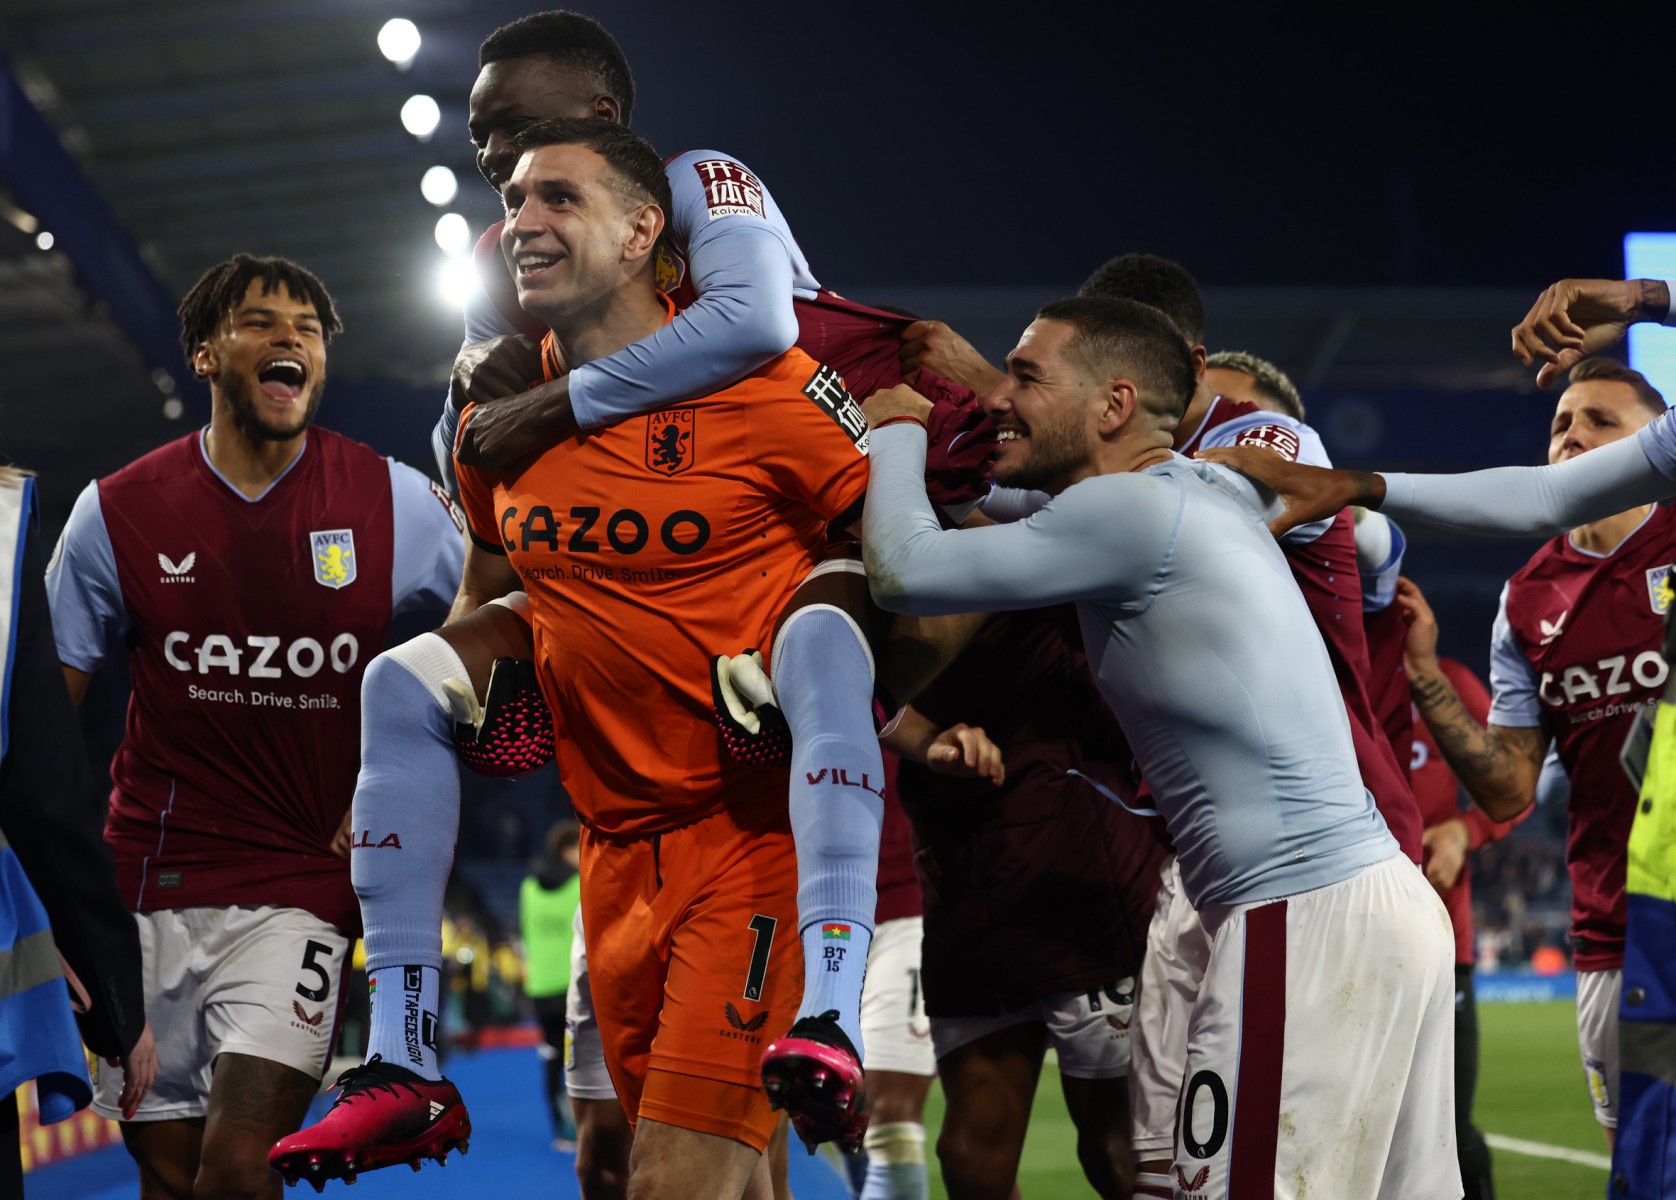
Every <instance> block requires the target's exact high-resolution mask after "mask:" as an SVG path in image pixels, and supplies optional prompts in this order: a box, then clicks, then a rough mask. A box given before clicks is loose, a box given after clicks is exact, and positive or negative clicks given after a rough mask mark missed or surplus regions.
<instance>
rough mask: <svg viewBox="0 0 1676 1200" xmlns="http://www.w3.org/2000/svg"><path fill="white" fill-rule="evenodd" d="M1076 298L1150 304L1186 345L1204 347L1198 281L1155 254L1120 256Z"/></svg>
mask: <svg viewBox="0 0 1676 1200" xmlns="http://www.w3.org/2000/svg"><path fill="white" fill-rule="evenodd" d="M1077 295H1079V296H1094V297H1097V298H1099V299H1102V300H1139V301H1140V302H1141V303H1142V304H1150V305H1152V307H1153V308H1156V309H1158V310H1159V311H1160V312H1162V313H1163V314H1164V315H1165V316H1167V317H1169V318H1170V320H1172V321H1174V322H1175V323H1176V328H1178V329H1180V330H1181V336H1182V337H1184V338H1186V339H1187V343H1188V345H1190V346H1198V345H1202V344H1203V343H1204V340H1205V298H1204V297H1203V296H1201V295H1200V294H1199V284H1198V281H1197V280H1195V279H1194V278H1193V276H1192V275H1190V274H1189V273H1188V271H1187V268H1186V267H1184V266H1182V265H1181V264H1180V263H1178V262H1172V261H1171V260H1170V259H1167V258H1159V257H1158V255H1156V254H1139V253H1134V254H1119V255H1118V256H1117V257H1116V258H1114V259H1110V260H1108V261H1107V262H1105V263H1102V264H1101V265H1100V266H1099V267H1098V268H1097V269H1096V270H1095V272H1094V274H1092V275H1090V276H1089V277H1088V278H1087V279H1086V280H1085V281H1084V282H1083V285H1082V287H1080V288H1078V289H1077Z"/></svg>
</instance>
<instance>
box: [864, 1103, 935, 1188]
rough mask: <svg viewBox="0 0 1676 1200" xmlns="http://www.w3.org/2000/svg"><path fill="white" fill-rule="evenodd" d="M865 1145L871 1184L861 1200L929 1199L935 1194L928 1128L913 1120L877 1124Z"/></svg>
mask: <svg viewBox="0 0 1676 1200" xmlns="http://www.w3.org/2000/svg"><path fill="white" fill-rule="evenodd" d="M862 1144H863V1145H864V1146H865V1147H866V1149H867V1181H866V1183H865V1184H864V1185H863V1186H862V1189H861V1196H860V1198H859V1200H926V1198H927V1197H928V1196H930V1195H931V1181H930V1179H929V1178H928V1177H927V1175H926V1171H925V1126H923V1125H920V1124H916V1123H914V1122H911V1121H894V1122H891V1123H890V1124H888V1125H875V1126H873V1127H872V1128H871V1129H869V1130H868V1131H867V1135H866V1137H865V1138H864V1139H863V1142H862Z"/></svg>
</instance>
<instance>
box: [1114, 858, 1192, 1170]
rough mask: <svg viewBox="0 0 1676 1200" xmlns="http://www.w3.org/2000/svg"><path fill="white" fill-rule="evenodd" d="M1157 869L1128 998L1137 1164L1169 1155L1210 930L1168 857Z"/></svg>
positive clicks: (1132, 1133)
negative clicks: (1136, 988) (1136, 977)
mask: <svg viewBox="0 0 1676 1200" xmlns="http://www.w3.org/2000/svg"><path fill="white" fill-rule="evenodd" d="M1159 875H1160V876H1161V881H1160V883H1159V886H1158V904H1157V907H1155V908H1154V909H1153V910H1152V923H1151V924H1150V925H1149V926H1148V927H1147V931H1146V958H1145V959H1144V960H1143V961H1142V962H1141V978H1140V992H1139V995H1137V996H1136V998H1135V1025H1134V1045H1133V1048H1132V1057H1133V1060H1134V1064H1133V1066H1132V1067H1131V1069H1130V1071H1129V1141H1130V1144H1131V1145H1132V1146H1133V1147H1134V1150H1135V1160H1136V1161H1137V1162H1146V1161H1148V1160H1149V1159H1158V1158H1169V1157H1171V1155H1172V1154H1173V1153H1174V1148H1175V1144H1176V1102H1177V1101H1178V1100H1179V1099H1180V1098H1181V1080H1182V1068H1183V1066H1184V1065H1185V1064H1186V1062H1187V1024H1188V1021H1189V1020H1191V1019H1192V1016H1193V1005H1194V1003H1195V1002H1196V1001H1197V1000H1198V999H1199V985H1200V984H1201V983H1202V982H1203V981H1204V978H1205V967H1206V965H1207V964H1208V963H1209V962H1210V935H1209V934H1207V933H1206V932H1205V927H1204V925H1203V923H1202V922H1200V920H1199V913H1198V911H1197V910H1196V909H1195V908H1194V907H1193V905H1192V904H1191V903H1189V902H1188V899H1187V893H1186V892H1185V891H1183V890H1182V886H1181V868H1180V866H1178V865H1177V863H1176V858H1175V855H1173V854H1172V855H1171V856H1170V857H1169V858H1167V859H1165V860H1164V864H1163V866H1162V867H1161V868H1160V869H1159Z"/></svg>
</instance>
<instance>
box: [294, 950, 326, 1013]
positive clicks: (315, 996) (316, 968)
mask: <svg viewBox="0 0 1676 1200" xmlns="http://www.w3.org/2000/svg"><path fill="white" fill-rule="evenodd" d="M331 953H332V948H331V947H330V946H328V945H327V944H326V943H325V942H315V941H309V942H304V943H303V967H302V969H303V973H304V974H305V975H316V976H318V977H319V978H320V986H319V987H309V986H308V985H307V984H306V983H302V982H299V983H298V984H297V995H299V996H301V997H302V998H303V999H304V1000H313V1001H314V1002H315V1003H316V1004H319V1003H320V1002H321V1001H322V1000H324V999H325V998H326V997H327V996H328V995H330V994H331V990H332V973H331V972H330V971H328V970H327V969H326V968H325V967H323V966H321V965H320V964H319V963H317V962H315V961H314V957H315V955H317V954H325V955H330V954H331Z"/></svg>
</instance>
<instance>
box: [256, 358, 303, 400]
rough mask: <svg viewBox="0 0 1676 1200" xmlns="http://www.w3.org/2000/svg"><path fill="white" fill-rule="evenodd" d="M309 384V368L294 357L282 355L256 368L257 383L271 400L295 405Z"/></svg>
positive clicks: (269, 359)
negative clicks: (305, 385)
mask: <svg viewBox="0 0 1676 1200" xmlns="http://www.w3.org/2000/svg"><path fill="white" fill-rule="evenodd" d="M307 382H308V368H307V367H306V366H305V365H304V364H303V360H302V359H301V358H298V357H296V356H294V355H287V354H280V355H275V356H273V357H272V358H267V359H264V360H263V361H262V362H261V364H260V365H258V366H257V368H256V383H257V386H259V387H260V388H261V389H262V391H263V393H264V394H265V395H266V396H267V397H268V399H270V400H277V401H279V402H280V403H281V404H291V403H294V402H295V401H296V400H297V399H298V398H299V397H301V396H302V394H303V385H304V384H305V383H307Z"/></svg>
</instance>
